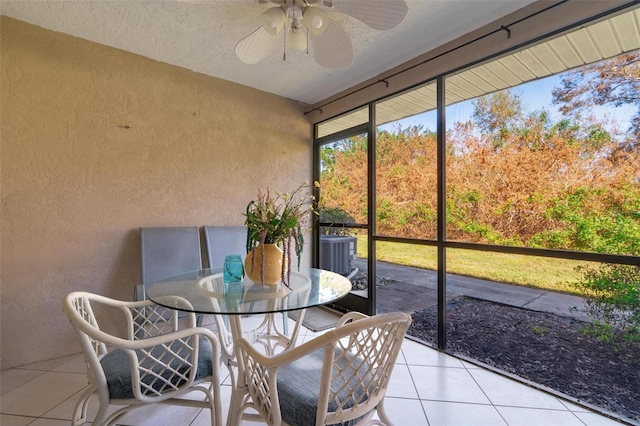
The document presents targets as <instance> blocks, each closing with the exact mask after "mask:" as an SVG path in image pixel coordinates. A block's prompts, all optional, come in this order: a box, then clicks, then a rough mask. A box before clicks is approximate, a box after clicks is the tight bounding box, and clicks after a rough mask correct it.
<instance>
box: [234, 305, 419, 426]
mask: <svg viewBox="0 0 640 426" xmlns="http://www.w3.org/2000/svg"><path fill="white" fill-rule="evenodd" d="M410 323H411V317H410V316H409V315H408V314H406V313H403V312H395V313H389V314H382V315H377V316H373V317H367V316H366V315H363V314H360V313H356V312H351V313H348V314H346V315H344V316H343V317H342V318H341V319H340V320H339V321H338V325H337V326H336V328H335V329H333V330H330V331H328V332H326V333H325V334H322V335H320V336H318V337H316V338H314V339H313V340H311V341H308V342H305V343H304V344H302V345H300V346H297V347H295V348H293V349H290V350H288V351H285V352H282V353H280V354H278V355H275V356H272V357H268V356H264V355H262V354H261V353H259V352H258V351H257V350H256V349H255V348H254V347H252V346H251V344H250V343H249V342H248V341H247V340H245V339H240V340H239V341H238V342H237V344H236V351H237V353H238V357H239V359H240V362H241V363H242V364H241V369H242V372H241V374H240V376H239V378H238V382H239V386H238V387H237V389H236V391H235V392H233V396H232V401H231V411H230V414H229V415H230V424H232V425H238V424H240V420H241V419H246V420H254V421H263V422H266V423H267V424H269V425H278V426H279V425H282V424H288V425H300V426H308V425H314V424H315V425H332V424H343V423H347V424H358V425H361V424H367V425H368V424H377V425H390V424H391V421H390V419H389V418H388V417H387V415H386V413H385V411H384V406H383V402H384V396H385V393H386V390H387V386H388V384H389V379H390V377H391V372H392V370H393V367H394V364H395V362H396V358H397V356H398V353H399V351H400V347H401V345H402V341H403V339H404V335H405V332H406V331H407V328H408V327H409V324H410ZM243 374H244V379H243ZM243 383H245V384H246V388H244V387H243V386H242V384H243ZM248 408H252V409H254V410H256V411H257V412H258V414H257V415H256V414H251V413H246V412H245V411H246V409H248ZM376 411H377V413H378V416H379V418H380V420H377V419H373V416H374V414H375V412H376Z"/></svg>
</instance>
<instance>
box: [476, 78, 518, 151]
mask: <svg viewBox="0 0 640 426" xmlns="http://www.w3.org/2000/svg"><path fill="white" fill-rule="evenodd" d="M473 107H474V110H473V120H474V123H475V124H476V125H477V126H478V129H479V130H481V131H482V132H483V133H484V134H486V135H490V136H491V137H492V138H493V140H494V143H495V144H496V147H499V146H501V145H502V144H503V143H504V141H505V139H506V138H508V136H509V134H510V133H511V132H512V131H513V129H514V128H515V127H516V126H517V125H518V120H519V119H520V117H521V116H522V102H521V100H520V97H519V96H518V95H517V94H516V93H513V92H512V91H510V90H503V91H500V92H496V93H493V94H491V95H485V96H481V97H479V98H478V99H477V100H475V101H474V102H473Z"/></svg>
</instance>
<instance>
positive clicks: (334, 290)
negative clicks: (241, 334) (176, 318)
mask: <svg viewBox="0 0 640 426" xmlns="http://www.w3.org/2000/svg"><path fill="white" fill-rule="evenodd" d="M350 291H351V282H350V281H349V280H348V279H347V278H346V277H344V276H342V275H339V274H336V273H334V272H331V271H326V270H323V269H317V268H303V267H301V268H300V269H299V270H295V271H291V273H290V279H289V285H288V286H286V285H284V284H283V283H282V282H280V283H278V284H276V285H266V284H265V285H261V284H260V283H254V282H253V281H251V280H250V279H249V278H248V277H246V276H245V277H244V279H243V280H242V282H240V283H231V284H228V283H224V282H223V274H222V268H213V269H200V270H196V271H191V272H186V273H183V274H180V275H176V276H173V277H168V278H165V279H162V280H160V281H157V282H153V283H149V284H145V293H146V297H147V298H148V299H150V300H152V301H153V302H155V303H158V304H160V305H163V306H167V307H170V308H175V309H179V310H182V311H191V312H195V313H198V314H222V315H247V314H268V313H276V312H286V311H294V310H300V309H306V308H310V307H314V306H319V305H326V304H329V303H332V302H335V301H336V300H338V299H340V298H342V297H344V296H345V295H346V294H347V293H349V292H350ZM167 296H171V297H167ZM173 296H179V297H180V298H182V299H186V301H187V302H189V304H187V305H184V304H181V305H180V306H179V305H178V303H179V302H176V300H177V299H176V298H173Z"/></svg>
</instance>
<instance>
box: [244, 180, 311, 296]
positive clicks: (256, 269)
mask: <svg viewBox="0 0 640 426" xmlns="http://www.w3.org/2000/svg"><path fill="white" fill-rule="evenodd" d="M314 185H315V186H316V187H318V186H319V185H318V183H317V182H315V184H314ZM310 187H311V185H309V183H308V182H303V183H302V184H300V185H299V186H298V187H297V188H296V189H295V190H294V191H293V192H291V193H280V192H275V195H273V194H272V193H271V191H270V190H268V189H267V190H266V192H265V191H261V190H258V198H257V199H256V200H252V201H250V202H249V204H248V205H247V211H246V213H245V216H246V218H245V225H246V226H247V257H246V259H245V271H246V273H247V275H248V276H249V278H251V280H253V281H254V282H259V283H261V284H277V283H278V282H280V281H281V280H282V282H283V283H284V284H285V285H287V286H288V285H289V277H290V268H289V265H291V259H292V257H293V253H295V255H296V258H297V260H298V267H300V256H301V254H302V248H303V245H304V233H305V232H307V231H308V218H309V214H310V213H315V209H314V207H313V205H312V204H311V202H312V201H313V200H315V197H314V196H313V195H312V194H309V193H308V188H310Z"/></svg>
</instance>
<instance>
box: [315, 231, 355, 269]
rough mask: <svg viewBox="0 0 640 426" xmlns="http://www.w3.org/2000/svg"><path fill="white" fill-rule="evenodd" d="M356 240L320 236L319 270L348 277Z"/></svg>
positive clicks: (353, 257)
mask: <svg viewBox="0 0 640 426" xmlns="http://www.w3.org/2000/svg"><path fill="white" fill-rule="evenodd" d="M356 241H357V240H356V238H355V237H342V236H339V235H321V236H320V268H322V269H326V270H329V271H333V272H336V273H338V274H340V275H348V274H349V272H351V261H352V260H353V259H355V257H356Z"/></svg>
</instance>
